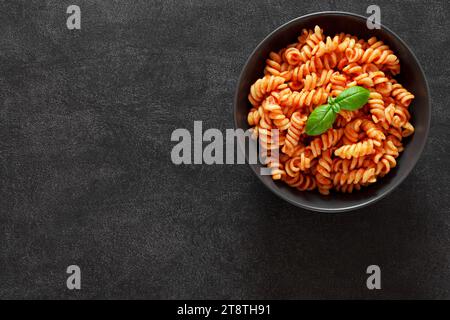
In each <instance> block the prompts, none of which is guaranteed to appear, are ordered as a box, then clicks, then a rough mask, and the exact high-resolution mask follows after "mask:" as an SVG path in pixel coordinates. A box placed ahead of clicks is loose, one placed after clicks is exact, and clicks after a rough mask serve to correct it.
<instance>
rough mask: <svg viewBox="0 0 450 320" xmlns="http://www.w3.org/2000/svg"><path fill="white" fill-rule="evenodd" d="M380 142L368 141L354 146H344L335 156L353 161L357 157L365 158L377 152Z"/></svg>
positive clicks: (335, 152)
mask: <svg viewBox="0 0 450 320" xmlns="http://www.w3.org/2000/svg"><path fill="white" fill-rule="evenodd" d="M379 145H380V142H378V141H376V140H373V139H368V140H366V141H361V142H358V143H354V144H349V145H344V146H342V147H340V148H338V149H336V151H334V154H335V155H336V156H338V157H340V158H342V159H351V158H356V157H364V156H365V155H368V154H372V153H374V152H375V146H379Z"/></svg>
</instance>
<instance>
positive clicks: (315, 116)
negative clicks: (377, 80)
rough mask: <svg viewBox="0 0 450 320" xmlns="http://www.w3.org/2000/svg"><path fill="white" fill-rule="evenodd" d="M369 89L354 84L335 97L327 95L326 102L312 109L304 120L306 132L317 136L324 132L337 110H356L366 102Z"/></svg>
mask: <svg viewBox="0 0 450 320" xmlns="http://www.w3.org/2000/svg"><path fill="white" fill-rule="evenodd" d="M369 94H370V91H369V90H367V89H366V88H363V87H359V86H355V87H351V88H348V89H346V90H344V91H342V92H341V94H340V95H339V96H337V97H336V98H332V97H329V98H328V103H327V104H324V105H322V106H319V107H317V108H315V109H314V111H313V112H311V114H310V115H309V117H308V121H307V122H306V134H307V135H309V136H317V135H319V134H322V133H324V132H325V131H327V130H328V129H330V128H331V127H333V123H334V121H335V120H336V116H337V114H338V113H339V111H341V109H342V110H349V111H353V110H357V109H359V108H361V107H362V106H363V105H365V104H366V103H367V101H368V100H369Z"/></svg>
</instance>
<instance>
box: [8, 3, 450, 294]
mask: <svg viewBox="0 0 450 320" xmlns="http://www.w3.org/2000/svg"><path fill="white" fill-rule="evenodd" d="M371 3H373V2H372V1H369V2H366V1H359V0H355V1H299V0H295V1H167V0H164V1H131V0H130V1H79V0H77V1H70V2H69V1H60V0H54V1H11V2H9V1H0V210H1V214H0V268H1V269H0V298H450V269H449V262H450V261H449V260H450V216H449V213H450V212H449V211H450V210H449V209H450V200H449V196H448V194H449V187H448V180H449V179H450V170H449V166H450V160H449V157H450V151H449V150H450V140H449V136H448V133H449V123H450V109H449V107H448V103H447V101H448V94H449V89H450V85H449V83H450V76H449V74H450V64H449V63H448V59H449V55H448V50H449V49H450V35H449V32H448V30H449V29H450V19H449V17H450V14H449V12H450V4H449V2H447V1H428V0H427V1H392V0H389V1H376V3H377V4H378V5H380V6H381V8H382V22H383V23H384V24H385V25H386V26H388V27H390V28H391V29H392V30H394V31H395V32H397V33H398V34H399V35H400V36H401V37H402V38H403V39H404V40H405V41H406V42H407V43H408V44H409V45H410V46H411V48H412V49H413V51H414V52H415V53H416V55H417V57H418V58H419V60H420V62H421V63H422V65H423V67H424V70H425V73H426V75H427V78H428V80H429V84H430V89H431V95H432V106H433V118H432V128H431V133H430V137H429V142H428V145H427V147H426V150H425V152H424V154H423V156H422V158H421V160H420V161H419V163H418V165H417V166H416V168H415V169H414V171H413V172H412V173H411V175H410V176H409V177H408V178H407V179H406V181H405V182H404V183H403V184H402V185H401V186H400V187H399V188H398V189H397V190H396V191H395V192H394V193H392V194H391V195H389V196H388V197H386V198H385V199H383V200H382V201H380V202H379V203H377V204H375V205H373V206H371V207H369V208H367V209H364V210H360V211H356V212H352V213H348V214H342V215H327V214H317V213H312V212H308V211H305V210H302V209H299V208H296V207H293V206H292V205H289V204H288V203H286V202H283V201H282V200H280V199H278V198H277V197H276V196H275V195H273V194H272V193H271V192H270V191H268V190H266V189H265V187H264V186H263V185H262V184H261V183H260V182H259V180H258V179H257V178H256V177H255V176H254V174H253V173H252V172H251V170H250V168H248V167H247V166H242V165H241V166H174V165H172V164H171V162H170V150H171V148H172V146H173V143H171V142H170V134H171V132H172V131H173V130H174V129H175V128H179V127H186V128H188V129H192V127H193V121H194V120H203V121H204V127H205V128H209V127H215V128H220V129H225V128H231V127H232V126H233V120H232V98H233V94H234V89H235V86H236V81H237V78H238V75H239V72H240V70H241V68H242V67H243V64H244V62H245V60H246V58H247V57H248V55H249V54H250V53H251V51H252V50H253V48H254V47H255V46H256V45H257V44H258V42H259V41H260V40H262V39H263V38H264V36H265V35H266V34H268V33H269V32H270V31H272V30H273V29H274V28H275V27H277V26H279V25H280V24H283V23H285V22H287V21H288V20H290V19H292V18H295V17H297V16H300V15H304V14H307V13H311V12H315V11H320V10H344V11H351V12H355V13H359V14H365V10H366V7H367V6H368V5H369V4H371ZM69 4H77V5H79V6H80V7H81V10H82V30H81V31H69V30H67V28H66V25H65V23H66V17H67V15H66V13H65V11H66V8H67V6H68V5H69ZM70 264H78V265H80V267H81V268H82V290H81V291H79V292H72V291H69V290H67V289H66V287H65V280H66V274H65V269H66V267H67V266H68V265H70ZM370 264H378V265H380V266H381V268H382V286H383V289H382V290H381V291H376V292H374V291H369V290H367V289H366V288H365V279H366V275H365V268H366V267H367V266H368V265H370Z"/></svg>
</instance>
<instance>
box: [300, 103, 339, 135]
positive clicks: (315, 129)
mask: <svg viewBox="0 0 450 320" xmlns="http://www.w3.org/2000/svg"><path fill="white" fill-rule="evenodd" d="M334 120H336V113H335V112H334V110H333V109H332V108H331V106H330V105H328V104H325V105H322V106H319V107H317V108H315V109H314V111H313V112H311V114H310V115H309V117H308V121H306V134H307V135H309V136H317V135H319V134H321V133H324V132H325V131H327V130H328V129H330V128H331V127H332V126H333V123H334Z"/></svg>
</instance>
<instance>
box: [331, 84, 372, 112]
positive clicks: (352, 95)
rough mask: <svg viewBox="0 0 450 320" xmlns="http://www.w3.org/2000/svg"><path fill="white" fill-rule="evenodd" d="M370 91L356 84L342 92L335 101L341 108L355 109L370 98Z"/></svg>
mask: <svg viewBox="0 0 450 320" xmlns="http://www.w3.org/2000/svg"><path fill="white" fill-rule="evenodd" d="M369 95H370V91H369V90H367V89H366V88H363V87H359V86H355V87H351V88H348V89H346V90H344V91H342V92H341V94H340V95H339V96H337V97H336V99H334V103H336V104H339V106H340V107H341V109H344V110H349V111H353V110H356V109H359V108H361V107H362V106H363V105H365V104H366V103H367V101H368V100H369Z"/></svg>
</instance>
